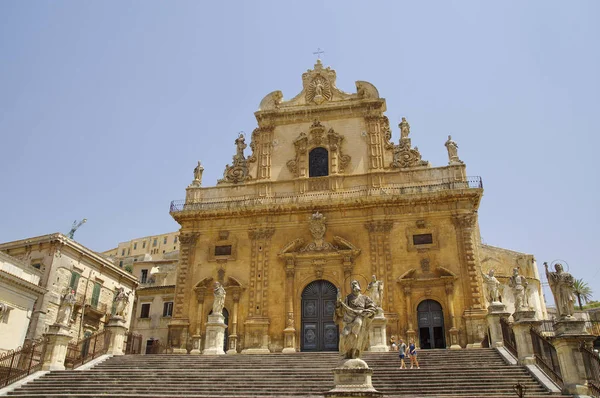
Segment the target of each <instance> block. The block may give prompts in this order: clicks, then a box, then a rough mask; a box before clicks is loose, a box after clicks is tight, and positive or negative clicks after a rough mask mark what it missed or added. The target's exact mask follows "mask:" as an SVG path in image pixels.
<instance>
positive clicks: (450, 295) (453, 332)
mask: <svg viewBox="0 0 600 398" xmlns="http://www.w3.org/2000/svg"><path fill="white" fill-rule="evenodd" d="M445 288H446V300H447V301H446V307H448V317H449V318H450V330H449V333H450V349H452V350H459V349H461V348H462V347H461V346H460V344H458V328H457V327H456V317H455V316H454V281H452V282H446V284H445Z"/></svg>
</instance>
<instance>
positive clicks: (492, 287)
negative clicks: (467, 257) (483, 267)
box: [481, 269, 500, 304]
mask: <svg viewBox="0 0 600 398" xmlns="http://www.w3.org/2000/svg"><path fill="white" fill-rule="evenodd" d="M481 275H482V276H483V280H484V281H485V285H486V286H487V293H488V294H487V297H486V298H487V300H488V301H489V303H490V304H498V303H500V293H499V292H498V288H499V287H500V282H499V281H498V279H496V277H495V276H494V270H493V269H491V270H490V271H489V272H488V274H487V275H486V274H484V273H483V272H482V273H481Z"/></svg>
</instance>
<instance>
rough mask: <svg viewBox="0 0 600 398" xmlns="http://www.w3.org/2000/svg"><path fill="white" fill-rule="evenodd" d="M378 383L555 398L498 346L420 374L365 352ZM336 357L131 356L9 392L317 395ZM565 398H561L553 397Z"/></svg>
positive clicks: (427, 393) (385, 387)
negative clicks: (520, 390)
mask: <svg viewBox="0 0 600 398" xmlns="http://www.w3.org/2000/svg"><path fill="white" fill-rule="evenodd" d="M364 360H365V361H367V363H368V364H369V366H370V367H371V368H373V370H374V374H373V386H374V387H375V388H376V389H377V390H379V391H380V392H382V393H384V395H385V396H386V397H390V398H392V397H446V398H450V397H462V398H464V397H498V398H499V397H516V396H517V395H516V393H515V392H514V391H513V388H512V387H513V385H514V384H516V383H518V382H520V383H521V384H523V385H525V386H526V397H529V398H532V397H545V396H548V395H550V394H549V393H548V392H547V391H546V390H545V389H544V388H543V387H542V386H541V385H540V384H539V383H538V382H537V381H536V380H535V379H534V378H532V377H531V376H530V375H529V373H527V371H526V370H525V369H524V368H522V367H520V366H512V365H508V364H506V363H505V362H504V360H503V359H502V357H501V356H500V354H498V352H496V351H495V350H493V349H480V350H422V351H420V352H419V363H420V365H421V369H416V368H415V369H412V370H411V369H406V370H405V369H402V370H401V369H399V366H400V361H399V359H398V356H397V352H386V353H366V354H365V356H364ZM338 361H339V356H338V354H337V353H296V354H268V355H223V356H200V355H130V356H120V357H113V358H110V359H108V360H106V361H104V362H102V363H100V364H98V365H96V366H95V367H94V368H92V369H90V370H84V371H62V372H50V373H48V374H46V375H44V376H43V377H40V378H38V379H36V380H34V381H32V382H30V383H28V384H26V385H24V386H23V387H21V388H20V389H17V390H15V391H13V392H11V393H9V395H11V396H18V397H71V398H73V397H131V398H133V397H136V398H141V397H154V398H167V397H173V398H174V397H177V398H183V397H198V398H200V397H202V398H206V397H215V398H216V397H220V398H222V397H235V398H242V397H243V398H246V397H248V398H249V397H270V398H273V397H297V398H299V397H318V396H321V397H322V396H323V393H324V392H326V391H328V390H330V389H331V388H333V374H332V372H331V369H332V368H333V367H335V366H336V364H337V363H338ZM554 397H559V396H556V395H555V396H554Z"/></svg>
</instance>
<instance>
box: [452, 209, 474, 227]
mask: <svg viewBox="0 0 600 398" xmlns="http://www.w3.org/2000/svg"><path fill="white" fill-rule="evenodd" d="M452 222H454V225H456V226H457V227H459V228H473V227H474V226H475V224H476V223H477V214H476V213H469V214H457V215H454V216H453V217H452Z"/></svg>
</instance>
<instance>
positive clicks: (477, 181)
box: [170, 177, 483, 214]
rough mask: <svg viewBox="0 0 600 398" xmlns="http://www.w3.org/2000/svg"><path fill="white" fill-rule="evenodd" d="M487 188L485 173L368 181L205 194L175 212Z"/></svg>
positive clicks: (178, 203)
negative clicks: (399, 181)
mask: <svg viewBox="0 0 600 398" xmlns="http://www.w3.org/2000/svg"><path fill="white" fill-rule="evenodd" d="M469 189H483V182H482V180H481V177H466V178H463V179H455V178H444V179H440V180H432V181H424V182H418V183H413V184H410V183H408V184H386V185H384V186H381V187H378V188H373V187H369V186H366V185H361V186H355V187H352V188H349V189H338V190H331V191H326V190H321V191H317V192H315V191H311V192H304V193H300V192H283V193H282V192H277V193H274V194H272V195H266V196H261V195H242V196H229V197H218V198H214V197H211V198H203V199H199V200H195V201H187V202H186V201H185V200H177V201H175V200H174V201H172V202H171V208H170V212H171V214H177V213H181V212H195V211H211V210H225V211H227V210H237V209H240V208H250V207H261V206H268V207H273V206H281V205H302V204H308V205H314V204H317V203H331V202H343V201H352V200H361V199H369V198H394V197H402V196H408V195H418V194H426V193H432V192H441V191H452V190H469Z"/></svg>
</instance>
